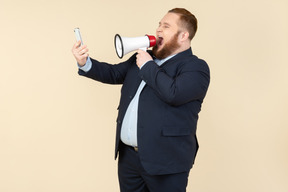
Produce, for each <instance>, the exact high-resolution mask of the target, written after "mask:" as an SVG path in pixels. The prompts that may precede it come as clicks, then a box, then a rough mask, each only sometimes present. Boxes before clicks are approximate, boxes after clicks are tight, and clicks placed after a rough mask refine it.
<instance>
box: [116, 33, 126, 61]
mask: <svg viewBox="0 0 288 192" xmlns="http://www.w3.org/2000/svg"><path fill="white" fill-rule="evenodd" d="M114 43H115V50H116V53H117V55H118V57H119V58H120V59H121V58H122V57H123V56H124V46H123V41H122V38H121V36H120V35H119V34H116V35H115V38H114Z"/></svg>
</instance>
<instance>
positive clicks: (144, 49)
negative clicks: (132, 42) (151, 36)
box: [139, 47, 147, 51]
mask: <svg viewBox="0 0 288 192" xmlns="http://www.w3.org/2000/svg"><path fill="white" fill-rule="evenodd" d="M139 49H141V50H143V51H147V47H142V48H139Z"/></svg>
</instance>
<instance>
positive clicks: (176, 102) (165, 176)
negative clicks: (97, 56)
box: [72, 8, 210, 192]
mask: <svg viewBox="0 0 288 192" xmlns="http://www.w3.org/2000/svg"><path fill="white" fill-rule="evenodd" d="M196 30H197V19H196V18H195V16H194V15H193V14H191V13H190V12H189V11H187V10H186V9H182V8H175V9H172V10H170V11H169V12H168V13H167V14H166V15H165V16H164V17H163V19H162V20H161V21H160V22H159V27H158V28H157V30H156V36H157V37H156V39H157V40H156V46H155V47H154V48H153V50H152V52H151V51H150V52H149V51H148V53H147V52H145V51H142V50H138V52H137V53H136V54H134V55H133V56H132V57H130V58H129V59H128V60H127V61H125V62H122V63H119V64H117V65H111V64H108V63H103V62H99V61H97V60H94V59H91V58H90V57H88V49H87V47H86V46H85V45H84V46H80V42H77V43H76V44H75V45H74V46H73V48H72V52H73V55H74V57H75V58H76V60H77V62H78V66H79V68H80V69H79V74H80V75H83V76H86V77H89V78H92V79H94V80H97V81H101V82H103V83H109V84H123V86H122V89H121V99H120V104H119V108H118V110H119V111H118V118H117V131H116V148H115V158H116V157H117V154H118V152H119V159H118V176H119V184H120V189H121V191H122V192H176V191H181V192H184V191H186V187H187V181H188V175H189V171H190V169H191V168H192V165H193V163H194V159H195V156H196V153H197V150H198V142H197V138H196V125H197V120H198V113H199V112H200V109H201V104H202V102H203V99H204V97H205V95H206V92H207V89H208V86H209V81H210V74H209V68H208V65H207V64H206V62H205V61H203V60H201V59H199V58H197V57H196V56H195V55H193V54H192V50H191V47H190V43H191V40H192V39H193V37H194V35H195V33H196Z"/></svg>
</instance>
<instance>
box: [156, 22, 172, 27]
mask: <svg viewBox="0 0 288 192" xmlns="http://www.w3.org/2000/svg"><path fill="white" fill-rule="evenodd" d="M161 24H163V25H169V26H171V25H170V24H169V23H167V22H164V23H161V21H160V22H159V25H161Z"/></svg>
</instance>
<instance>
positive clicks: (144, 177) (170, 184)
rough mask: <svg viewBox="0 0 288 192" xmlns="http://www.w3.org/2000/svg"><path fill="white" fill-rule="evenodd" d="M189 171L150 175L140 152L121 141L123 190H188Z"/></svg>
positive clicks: (143, 191)
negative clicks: (142, 162)
mask: <svg viewBox="0 0 288 192" xmlns="http://www.w3.org/2000/svg"><path fill="white" fill-rule="evenodd" d="M188 176H189V171H188V172H183V173H176V174H169V175H149V174H148V173H147V172H146V171H145V170H144V168H143V167H142V165H141V162H140V159H139V156H138V152H136V151H135V150H134V149H133V148H132V147H129V146H127V145H124V144H123V143H121V147H120V150H119V161H118V177H119V184H120V191H121V192H186V187H187V182H188Z"/></svg>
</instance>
